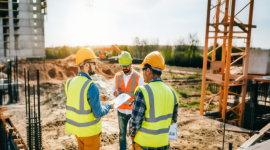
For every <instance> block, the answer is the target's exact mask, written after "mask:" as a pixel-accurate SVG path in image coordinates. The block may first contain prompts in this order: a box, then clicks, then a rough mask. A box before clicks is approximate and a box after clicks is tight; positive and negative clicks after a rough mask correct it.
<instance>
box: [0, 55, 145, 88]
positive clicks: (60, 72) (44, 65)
mask: <svg viewBox="0 0 270 150" xmlns="http://www.w3.org/2000/svg"><path fill="white" fill-rule="evenodd" d="M2 68H3V71H4V72H5V71H6V67H5V65H4V66H3V67H2ZM24 68H25V69H26V70H29V76H30V80H36V70H37V69H39V71H40V81H41V82H54V83H60V82H63V81H66V80H67V79H69V78H72V77H75V76H76V75H77V74H78V71H79V68H78V66H76V64H75V55H74V54H72V55H70V56H69V57H67V58H65V59H58V60H46V61H44V62H40V61H26V60H20V61H19V67H18V72H19V79H20V80H21V81H23V80H24ZM133 68H134V69H135V70H136V71H138V72H141V68H140V67H138V66H133ZM120 71H121V67H120V66H119V64H107V63H102V62H100V61H99V60H97V69H96V74H99V75H102V76H104V77H105V79H107V80H110V79H112V78H113V77H114V75H115V74H116V73H117V72H120Z"/></svg>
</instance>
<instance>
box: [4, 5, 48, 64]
mask: <svg viewBox="0 0 270 150" xmlns="http://www.w3.org/2000/svg"><path fill="white" fill-rule="evenodd" d="M46 8H47V3H46V0H0V61H6V60H7V59H13V58H14V56H18V57H22V58H41V57H45V44H44V16H45V15H46V14H47V9H46Z"/></svg>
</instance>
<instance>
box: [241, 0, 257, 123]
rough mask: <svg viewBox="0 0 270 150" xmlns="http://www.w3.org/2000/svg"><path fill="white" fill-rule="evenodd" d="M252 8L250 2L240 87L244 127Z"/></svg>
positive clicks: (252, 5)
mask: <svg viewBox="0 0 270 150" xmlns="http://www.w3.org/2000/svg"><path fill="white" fill-rule="evenodd" d="M253 8H254V0H251V1H250V8H249V20H248V25H249V27H248V35H247V43H246V57H245V59H244V67H243V68H244V69H243V70H244V71H243V75H244V79H243V81H244V83H245V84H244V85H243V86H242V107H241V109H242V112H241V113H242V115H241V126H242V127H243V126H244V114H245V103H246V92H247V81H248V63H249V51H250V37H251V27H250V26H251V25H252V20H253Z"/></svg>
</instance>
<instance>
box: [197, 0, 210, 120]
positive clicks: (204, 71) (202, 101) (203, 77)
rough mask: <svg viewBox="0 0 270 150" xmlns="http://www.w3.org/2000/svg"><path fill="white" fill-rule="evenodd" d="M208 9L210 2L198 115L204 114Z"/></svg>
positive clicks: (207, 30)
mask: <svg viewBox="0 0 270 150" xmlns="http://www.w3.org/2000/svg"><path fill="white" fill-rule="evenodd" d="M210 9H211V0H208V5H207V18H206V32H205V45H204V57H203V58H204V59H203V73H202V90H201V102H200V114H201V115H203V113H204V97H205V87H206V77H205V75H206V70H207V53H208V37H209V21H210Z"/></svg>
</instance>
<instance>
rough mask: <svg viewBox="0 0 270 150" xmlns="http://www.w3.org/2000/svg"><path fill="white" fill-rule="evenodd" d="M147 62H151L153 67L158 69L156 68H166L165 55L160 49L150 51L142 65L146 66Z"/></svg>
mask: <svg viewBox="0 0 270 150" xmlns="http://www.w3.org/2000/svg"><path fill="white" fill-rule="evenodd" d="M145 64H149V65H151V66H152V67H154V68H152V69H156V70H160V71H161V70H163V69H165V61H164V58H163V56H162V55H161V54H160V53H159V52H158V51H154V52H151V53H149V54H148V55H147V56H146V57H145V58H144V60H143V62H142V64H140V65H139V66H140V67H144V65H145Z"/></svg>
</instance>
